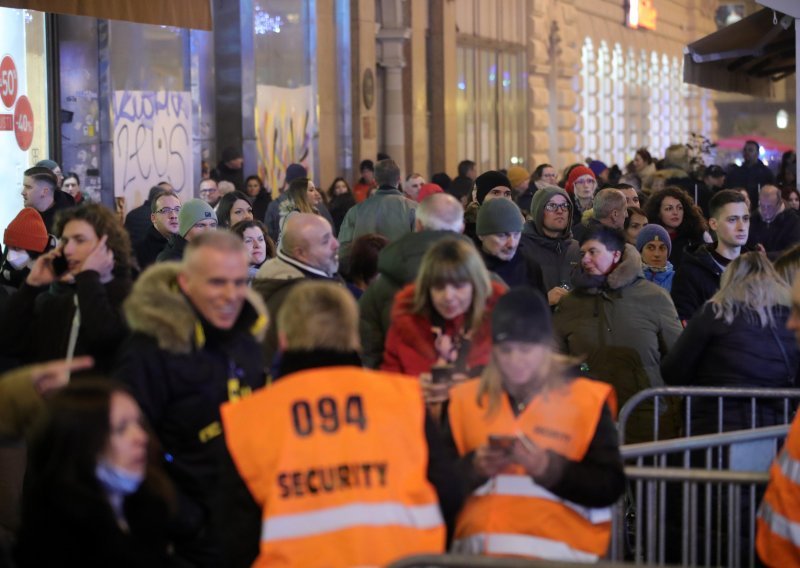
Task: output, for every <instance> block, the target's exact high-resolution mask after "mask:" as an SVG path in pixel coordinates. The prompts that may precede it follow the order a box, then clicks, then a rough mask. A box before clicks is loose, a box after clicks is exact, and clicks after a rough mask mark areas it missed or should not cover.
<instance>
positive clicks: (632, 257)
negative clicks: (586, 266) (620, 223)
mask: <svg viewBox="0 0 800 568" xmlns="http://www.w3.org/2000/svg"><path fill="white" fill-rule="evenodd" d="M640 278H644V273H643V272H642V256H641V255H640V254H639V251H637V250H636V247H635V246H633V245H631V244H627V243H626V244H625V250H624V251H623V252H622V258H620V260H619V264H617V266H616V268H614V270H612V271H611V272H610V273H609V274H608V275H607V276H592V275H590V274H586V273H585V272H583V269H582V268H581V267H580V265H578V267H576V270H575V273H574V274H573V275H572V285H573V286H574V287H575V288H577V289H579V290H582V291H584V292H586V293H589V294H597V293H599V292H601V291H603V290H619V289H621V288H625V287H626V286H630V285H631V284H633V283H634V282H636V280H639V279H640Z"/></svg>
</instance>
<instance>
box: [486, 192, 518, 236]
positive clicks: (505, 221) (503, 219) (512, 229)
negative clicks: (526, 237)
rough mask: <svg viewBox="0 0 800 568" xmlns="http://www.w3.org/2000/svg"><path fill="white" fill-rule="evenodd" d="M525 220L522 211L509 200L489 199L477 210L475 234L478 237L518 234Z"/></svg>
mask: <svg viewBox="0 0 800 568" xmlns="http://www.w3.org/2000/svg"><path fill="white" fill-rule="evenodd" d="M524 222H525V220H524V219H523V218H522V211H520V210H519V207H517V205H516V204H515V203H514V202H513V201H511V200H510V199H490V200H489V201H484V202H483V205H481V207H480V209H478V220H477V221H476V223H475V232H476V233H477V234H478V235H479V236H483V235H493V234H495V233H519V232H521V231H522V225H523V223H524Z"/></svg>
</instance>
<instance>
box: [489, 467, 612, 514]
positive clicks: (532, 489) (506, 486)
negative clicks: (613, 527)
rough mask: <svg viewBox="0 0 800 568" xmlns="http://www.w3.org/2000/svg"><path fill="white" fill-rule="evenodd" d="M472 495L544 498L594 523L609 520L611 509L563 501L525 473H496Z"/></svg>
mask: <svg viewBox="0 0 800 568" xmlns="http://www.w3.org/2000/svg"><path fill="white" fill-rule="evenodd" d="M473 495H475V496H478V497H483V496H486V495H513V496H515V497H533V498H535V499H545V500H547V501H552V502H553V503H558V504H560V505H564V506H565V507H569V508H570V509H572V510H573V511H575V512H576V513H577V514H579V515H580V516H581V517H583V518H584V519H586V520H587V521H589V522H590V523H592V524H594V525H597V524H601V523H608V522H611V509H610V508H609V507H603V508H597V509H590V508H588V507H582V506H580V505H576V504H575V503H572V502H570V501H565V500H564V499H561V498H560V497H558V496H557V495H555V494H553V493H551V492H550V491H548V490H547V489H545V488H544V487H542V486H541V485H537V484H536V483H534V481H533V479H532V478H531V477H529V476H527V475H507V474H501V475H496V476H495V477H493V478H491V479H489V481H487V482H486V483H484V484H483V485H481V486H480V487H478V488H477V489H476V490H475V491H474V492H473Z"/></svg>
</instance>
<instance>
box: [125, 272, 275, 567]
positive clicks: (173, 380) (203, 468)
mask: <svg viewBox="0 0 800 568" xmlns="http://www.w3.org/2000/svg"><path fill="white" fill-rule="evenodd" d="M178 270H179V265H178V264H177V263H163V264H159V265H156V266H153V267H151V268H150V269H149V270H148V271H147V272H145V273H144V274H142V276H141V277H140V278H139V280H138V281H137V282H136V285H135V286H134V289H133V292H132V293H131V295H130V297H129V298H128V301H127V302H125V314H126V315H127V317H128V321H129V323H130V326H131V329H132V330H133V332H134V333H133V335H132V336H131V337H130V338H128V340H127V341H126V342H125V343H124V344H123V346H122V348H121V349H120V357H119V359H118V362H117V367H116V369H115V371H114V376H115V377H116V378H118V379H120V380H122V381H123V382H125V383H126V384H127V385H128V386H129V387H130V389H131V391H132V392H133V395H134V397H135V398H136V400H137V401H138V402H139V405H140V406H141V407H142V410H143V412H144V414H145V416H146V417H147V419H148V421H149V423H150V424H151V425H152V427H153V429H154V430H155V432H156V434H157V435H158V438H159V440H160V441H161V444H162V446H163V449H164V454H165V458H166V459H165V463H164V467H165V469H166V470H167V473H168V474H169V476H170V477H171V479H172V480H173V482H174V483H175V486H176V489H177V491H178V496H179V507H180V510H179V513H178V515H179V520H180V522H181V526H180V529H179V532H180V533H181V536H183V538H185V539H186V540H188V541H193V542H194V540H193V539H195V540H196V539H199V541H201V542H202V545H205V546H208V541H209V539H210V538H211V537H210V536H209V535H206V536H203V537H198V536H197V535H198V534H199V531H202V530H204V529H205V530H207V529H208V522H209V521H208V516H209V515H210V514H211V511H210V509H211V507H210V506H209V503H210V502H211V499H212V498H213V497H214V490H215V488H216V482H217V473H218V469H217V468H218V467H219V465H220V463H222V461H223V460H224V459H227V456H226V450H225V443H224V441H223V439H222V430H221V426H220V415H219V406H220V404H222V403H223V402H226V401H228V400H231V399H233V398H235V397H236V396H244V395H246V394H248V392H250V391H252V390H255V389H257V388H260V387H262V386H263V385H264V363H263V358H262V356H261V349H260V346H259V341H260V340H261V337H262V336H263V333H264V331H265V327H266V315H265V314H266V309H265V308H264V305H263V303H262V302H261V299H260V298H259V297H258V295H257V294H256V293H255V292H252V291H250V292H249V293H248V301H247V302H246V303H245V305H244V308H243V309H242V312H241V314H240V315H239V319H238V320H237V321H236V323H235V324H234V326H233V328H232V329H231V330H228V331H223V330H219V329H217V328H215V327H213V326H212V325H211V324H209V323H208V322H206V321H205V320H203V318H202V317H201V316H200V315H199V314H198V313H197V312H196V311H195V309H194V308H193V306H192V304H191V303H190V302H189V300H188V298H186V296H184V295H183V294H182V293H181V292H180V291H179V288H178V286H177V275H178ZM195 544H197V542H195ZM211 549H212V550H213V546H212V547H211ZM204 565H209V566H212V565H214V560H213V556H212V557H209V559H208V562H206V563H205V564H204Z"/></svg>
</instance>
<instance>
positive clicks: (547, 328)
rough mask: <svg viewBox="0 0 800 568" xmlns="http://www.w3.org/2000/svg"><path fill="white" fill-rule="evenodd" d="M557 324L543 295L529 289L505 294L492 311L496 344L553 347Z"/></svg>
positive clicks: (493, 334)
mask: <svg viewBox="0 0 800 568" xmlns="http://www.w3.org/2000/svg"><path fill="white" fill-rule="evenodd" d="M552 340H553V321H552V318H551V317H550V307H549V306H548V305H547V300H546V299H545V298H544V296H543V295H542V293H541V292H539V291H538V290H535V289H533V288H531V287H529V286H520V287H519V288H514V289H512V290H510V291H509V292H508V293H506V294H503V295H502V296H501V297H500V299H499V300H498V301H497V304H496V305H495V307H494V310H493V311H492V343H502V342H503V341H524V342H527V343H548V344H549V343H551V342H552Z"/></svg>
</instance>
